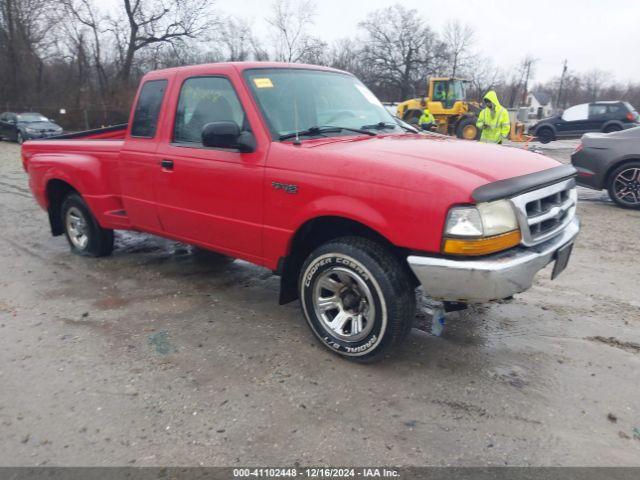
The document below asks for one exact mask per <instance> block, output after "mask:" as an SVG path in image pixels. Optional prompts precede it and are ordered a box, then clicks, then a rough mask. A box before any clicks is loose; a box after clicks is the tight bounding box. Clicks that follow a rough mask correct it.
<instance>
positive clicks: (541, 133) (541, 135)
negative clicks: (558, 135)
mask: <svg viewBox="0 0 640 480" xmlns="http://www.w3.org/2000/svg"><path fill="white" fill-rule="evenodd" d="M536 137H538V140H540V143H545V144H546V143H549V142H552V141H553V140H554V139H555V135H554V134H553V130H551V129H550V128H540V129H538V131H537V132H536Z"/></svg>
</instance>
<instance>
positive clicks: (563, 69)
mask: <svg viewBox="0 0 640 480" xmlns="http://www.w3.org/2000/svg"><path fill="white" fill-rule="evenodd" d="M566 74H567V60H566V59H565V60H564V65H563V66H562V75H560V86H559V87H558V98H556V108H560V100H561V99H562V87H563V86H564V77H565V76H566Z"/></svg>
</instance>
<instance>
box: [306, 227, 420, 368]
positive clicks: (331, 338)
mask: <svg viewBox="0 0 640 480" xmlns="http://www.w3.org/2000/svg"><path fill="white" fill-rule="evenodd" d="M298 288H299V294H300V302H301V304H302V309H303V312H304V315H305V318H306V319H307V322H308V324H309V327H310V328H311V330H312V331H313V333H314V334H315V336H316V337H317V338H318V339H319V340H320V342H321V343H322V344H323V345H324V346H325V347H326V348H328V349H329V350H331V351H332V352H334V353H336V354H338V355H340V356H343V357H346V358H348V359H350V360H353V361H358V362H363V363H369V362H375V361H379V360H381V359H382V358H383V357H384V356H385V355H387V354H389V353H390V352H391V351H393V350H394V349H395V348H396V347H398V345H399V344H400V343H401V342H402V341H403V340H404V338H405V337H406V336H407V334H408V333H409V331H410V330H411V326H412V323H413V318H414V316H415V309H416V305H415V294H414V290H415V289H414V288H413V287H412V283H411V281H410V279H409V274H408V272H407V268H406V267H404V266H403V264H402V263H401V260H399V259H398V258H396V257H395V256H394V255H392V254H391V252H390V251H389V250H388V249H387V248H385V247H384V246H382V245H380V244H378V243H376V242H373V241H371V240H368V239H365V238H360V237H343V238H339V239H336V240H333V241H331V242H329V243H326V244H324V245H322V246H320V247H319V248H317V249H316V250H314V251H313V252H312V253H311V254H310V255H309V256H308V257H307V259H306V261H305V262H304V265H303V266H302V269H301V271H300V278H299V281H298Z"/></svg>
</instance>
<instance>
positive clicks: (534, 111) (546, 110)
mask: <svg viewBox="0 0 640 480" xmlns="http://www.w3.org/2000/svg"><path fill="white" fill-rule="evenodd" d="M551 98H552V97H551V94H550V93H547V92H529V93H528V94H527V109H528V115H529V118H530V119H538V120H540V119H542V118H547V117H550V116H551V115H553V113H554V109H553V102H552V101H551Z"/></svg>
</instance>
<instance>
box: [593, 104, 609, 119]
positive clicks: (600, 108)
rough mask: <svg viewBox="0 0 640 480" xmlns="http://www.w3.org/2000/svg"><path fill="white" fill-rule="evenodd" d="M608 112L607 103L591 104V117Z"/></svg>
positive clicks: (598, 116)
mask: <svg viewBox="0 0 640 480" xmlns="http://www.w3.org/2000/svg"><path fill="white" fill-rule="evenodd" d="M606 113H607V106H606V105H597V104H596V105H589V118H600V117H602V116H604V115H605V114H606Z"/></svg>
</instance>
